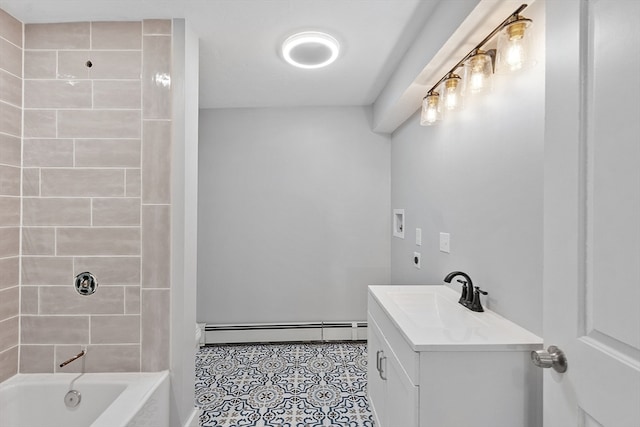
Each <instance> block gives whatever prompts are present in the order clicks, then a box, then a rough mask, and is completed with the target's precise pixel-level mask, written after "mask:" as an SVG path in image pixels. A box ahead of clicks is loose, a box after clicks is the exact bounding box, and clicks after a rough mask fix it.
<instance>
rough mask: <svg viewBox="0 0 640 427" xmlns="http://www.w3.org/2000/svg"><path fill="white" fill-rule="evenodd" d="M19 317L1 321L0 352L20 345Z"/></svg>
mask: <svg viewBox="0 0 640 427" xmlns="http://www.w3.org/2000/svg"><path fill="white" fill-rule="evenodd" d="M18 323H19V317H18V316H15V317H12V318H10V319H6V320H2V321H0V352H1V351H5V350H8V349H10V348H11V347H13V346H15V345H16V344H18V330H19V325H18Z"/></svg>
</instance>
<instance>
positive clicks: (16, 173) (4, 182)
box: [0, 165, 20, 196]
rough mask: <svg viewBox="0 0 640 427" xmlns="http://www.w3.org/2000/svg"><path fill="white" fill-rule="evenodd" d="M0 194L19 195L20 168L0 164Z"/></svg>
mask: <svg viewBox="0 0 640 427" xmlns="http://www.w3.org/2000/svg"><path fill="white" fill-rule="evenodd" d="M0 194H2V195H3V196H19V195H20V168H19V167H15V166H4V165H0Z"/></svg>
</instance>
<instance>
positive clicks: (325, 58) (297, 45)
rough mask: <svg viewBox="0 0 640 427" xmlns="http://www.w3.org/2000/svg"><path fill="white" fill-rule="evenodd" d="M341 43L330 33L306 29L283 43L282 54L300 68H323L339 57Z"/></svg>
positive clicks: (286, 59)
mask: <svg viewBox="0 0 640 427" xmlns="http://www.w3.org/2000/svg"><path fill="white" fill-rule="evenodd" d="M339 53H340V44H339V43H338V41H337V40H336V39H334V38H333V37H331V36H330V35H329V34H325V33H321V32H318V31H305V32H302V33H297V34H294V35H292V36H291V37H289V38H287V39H286V40H285V41H284V43H282V56H283V57H284V59H285V61H287V62H288V63H289V64H291V65H293V66H296V67H300V68H322V67H326V66H327V65H329V64H331V63H332V62H333V61H335V60H336V58H338V54H339Z"/></svg>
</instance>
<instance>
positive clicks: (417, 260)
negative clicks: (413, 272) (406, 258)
mask: <svg viewBox="0 0 640 427" xmlns="http://www.w3.org/2000/svg"><path fill="white" fill-rule="evenodd" d="M413 266H414V267H415V268H417V269H420V252H414V253H413Z"/></svg>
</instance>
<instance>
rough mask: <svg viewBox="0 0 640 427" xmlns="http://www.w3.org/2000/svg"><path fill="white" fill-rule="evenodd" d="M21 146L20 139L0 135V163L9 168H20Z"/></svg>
mask: <svg viewBox="0 0 640 427" xmlns="http://www.w3.org/2000/svg"><path fill="white" fill-rule="evenodd" d="M21 145H22V144H21V143H20V138H18V137H16V136H10V135H5V134H0V163H1V164H5V165H10V166H20V164H21V161H20V158H21V157H20V156H21V154H20V152H21V150H22V146H21Z"/></svg>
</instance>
